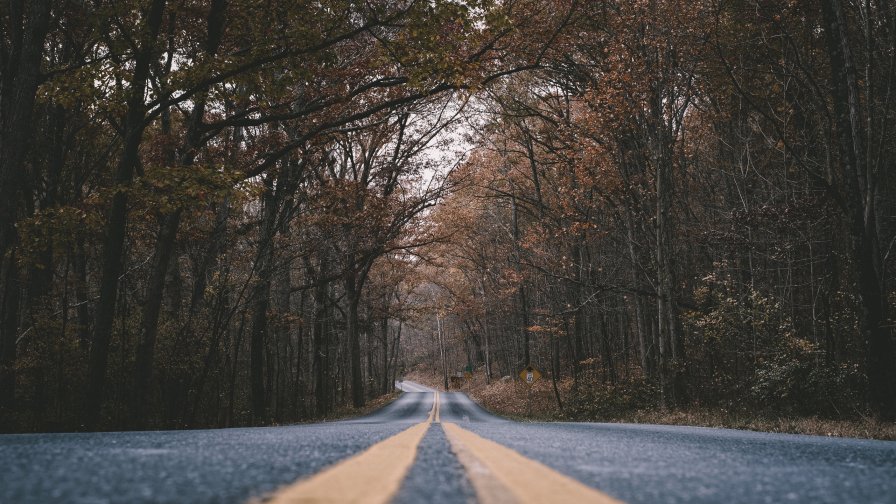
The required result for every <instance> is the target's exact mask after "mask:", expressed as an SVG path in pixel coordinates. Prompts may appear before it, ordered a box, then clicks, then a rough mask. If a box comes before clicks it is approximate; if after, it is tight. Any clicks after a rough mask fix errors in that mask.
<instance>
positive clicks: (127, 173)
mask: <svg viewBox="0 0 896 504" xmlns="http://www.w3.org/2000/svg"><path fill="white" fill-rule="evenodd" d="M164 10H165V0H153V2H152V4H151V5H150V8H149V11H148V15H147V17H146V26H145V31H144V33H145V38H144V40H143V41H142V44H141V47H140V50H139V51H138V52H137V54H136V56H135V60H134V73H133V75H132V78H131V83H130V85H131V87H130V93H129V94H128V99H127V114H126V117H125V123H124V135H123V136H124V144H123V145H122V152H121V158H120V159H119V162H118V166H117V168H116V173H115V182H116V183H117V184H118V185H119V186H128V185H130V183H131V181H132V180H133V178H134V170H135V169H136V166H137V163H138V162H139V149H140V143H141V142H142V140H143V130H144V128H145V127H146V124H145V120H146V103H145V101H144V100H145V96H144V95H145V93H146V83H147V79H148V78H149V71H150V66H151V64H152V60H153V55H154V53H155V43H156V38H157V37H158V34H159V29H160V27H161V24H162V13H163V11H164ZM127 213H128V193H127V192H126V191H124V190H119V191H117V192H116V193H115V194H114V195H113V197H112V205H111V208H110V210H109V213H108V216H107V221H106V237H105V241H104V243H103V257H102V265H103V266H102V279H101V281H100V298H99V301H98V303H97V310H96V320H95V322H94V330H93V341H92V342H91V345H90V360H89V364H88V381H87V390H86V394H85V395H86V398H85V401H84V408H85V417H84V420H85V425H86V426H87V428H88V429H95V428H96V427H97V426H98V423H99V420H100V408H101V407H102V404H103V397H104V393H105V382H106V367H107V364H108V360H109V344H110V342H111V341H112V323H113V321H114V319H115V309H116V304H117V303H116V301H117V299H118V279H119V277H120V276H121V273H122V270H123V268H124V257H123V256H124V241H125V237H126V235H127Z"/></svg>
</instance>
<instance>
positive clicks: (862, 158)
mask: <svg viewBox="0 0 896 504" xmlns="http://www.w3.org/2000/svg"><path fill="white" fill-rule="evenodd" d="M822 13H823V16H824V20H825V24H826V27H825V28H826V29H825V33H826V40H827V44H828V57H829V60H830V64H831V81H832V82H831V84H832V92H833V100H832V102H833V106H834V118H835V123H836V129H837V141H838V148H839V149H838V150H839V160H840V166H841V169H842V172H843V182H844V183H843V191H844V193H845V194H844V195H843V196H844V203H845V205H844V206H845V211H846V219H847V226H848V229H849V233H850V242H851V243H850V254H851V256H852V261H853V264H854V265H855V268H856V270H857V271H856V272H857V277H858V278H857V286H858V294H859V299H860V306H861V333H862V337H863V339H864V343H865V348H866V372H867V374H868V397H869V402H870V403H871V407H872V408H873V409H874V412H875V414H876V415H877V416H878V417H879V418H881V419H884V420H892V419H894V418H896V394H894V393H893V390H896V364H894V352H893V342H892V339H891V334H890V329H889V328H888V327H887V314H886V309H887V301H886V297H885V295H884V289H883V286H882V285H881V278H882V276H881V274H880V269H881V260H880V257H881V255H880V244H879V237H878V229H877V210H876V208H875V201H876V194H875V193H876V191H877V180H876V176H875V174H874V172H873V171H872V170H870V169H869V163H868V159H867V155H866V150H865V148H864V144H865V142H866V132H865V130H864V124H865V123H864V121H862V116H863V113H862V110H861V98H860V92H859V83H858V77H857V72H856V67H855V63H854V61H853V56H852V51H851V48H850V43H849V37H848V27H847V26H846V18H845V15H844V12H843V6H842V4H841V2H840V0H824V1H823V2H822ZM865 85H866V86H870V85H872V84H871V83H867V82H866V83H865Z"/></svg>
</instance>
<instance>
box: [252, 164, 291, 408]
mask: <svg viewBox="0 0 896 504" xmlns="http://www.w3.org/2000/svg"><path fill="white" fill-rule="evenodd" d="M273 178H274V176H273V175H271V178H270V179H269V180H268V184H267V186H268V187H267V189H266V191H265V196H264V208H263V212H264V216H263V219H262V221H263V222H262V229H261V236H260V239H259V244H258V255H257V258H256V266H255V269H256V274H257V279H256V281H255V286H254V287H253V289H252V323H251V329H250V333H249V384H250V387H249V388H250V396H251V403H252V421H253V422H254V423H258V422H263V421H265V420H267V397H266V391H265V375H264V357H265V347H266V345H267V339H268V309H269V308H270V306H271V279H272V276H273V271H274V264H273V262H274V239H275V238H276V234H277V226H276V222H277V214H278V212H279V206H280V205H279V202H280V196H281V195H282V194H280V193H281V191H282V190H283V184H284V183H285V181H284V180H282V179H281V180H280V181H278V182H277V188H276V189H275V188H274V184H273ZM269 365H271V364H270V363H269Z"/></svg>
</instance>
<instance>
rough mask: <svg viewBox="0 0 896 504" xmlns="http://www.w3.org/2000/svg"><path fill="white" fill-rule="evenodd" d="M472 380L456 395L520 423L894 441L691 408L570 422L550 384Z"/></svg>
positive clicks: (828, 423)
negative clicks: (621, 425)
mask: <svg viewBox="0 0 896 504" xmlns="http://www.w3.org/2000/svg"><path fill="white" fill-rule="evenodd" d="M475 376H476V378H474V379H473V380H472V381H471V382H469V383H467V384H465V385H464V387H462V388H461V390H460V391H461V392H465V393H467V394H468V395H469V396H470V397H471V398H472V399H473V400H474V401H476V402H477V403H479V404H480V405H481V406H482V407H484V408H485V409H487V410H489V411H491V412H493V413H495V414H498V415H501V416H504V417H508V418H513V419H515V420H521V421H564V420H565V421H570V420H573V421H596V422H606V421H611V422H621V423H641V424H659V425H691V426H698V427H719V428H728V429H740V430H752V431H761V432H778V433H789V434H810V435H819V436H832V437H852V438H866V439H883V440H896V423H893V422H879V421H875V420H873V419H871V418H856V419H851V420H828V419H823V418H817V417H768V416H761V415H748V414H744V413H743V412H731V411H726V410H723V409H720V408H716V409H712V408H693V409H687V410H675V411H663V410H660V409H640V410H633V411H627V412H622V413H621V414H620V415H617V416H615V417H614V418H593V417H591V418H587V417H571V416H570V415H569V414H568V413H567V412H565V411H563V410H561V409H560V408H558V406H557V400H556V397H555V395H554V391H553V388H552V386H551V382H550V380H547V379H544V380H541V381H540V382H538V383H536V384H535V385H533V386H532V388H531V389H529V387H528V386H527V385H525V384H523V383H522V382H520V381H519V380H493V381H492V382H491V383H490V384H486V383H485V378H484V373H482V372H477V373H475ZM406 379H408V380H412V381H415V382H418V383H421V384H424V385H426V386H428V387H432V388H434V389H436V390H443V387H442V383H443V381H442V379H441V378H440V377H438V376H435V375H433V374H432V373H431V372H427V370H425V369H415V370H414V371H413V372H411V373H409V374H408V375H407V377H406ZM558 388H559V390H560V397H561V399H562V400H563V401H564V403H565V401H566V400H567V399H568V398H569V396H570V388H571V384H570V383H569V382H568V381H565V382H561V383H558Z"/></svg>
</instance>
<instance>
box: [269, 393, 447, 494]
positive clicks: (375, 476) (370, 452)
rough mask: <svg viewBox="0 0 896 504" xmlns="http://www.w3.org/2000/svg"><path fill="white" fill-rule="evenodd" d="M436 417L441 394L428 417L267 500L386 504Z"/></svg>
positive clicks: (437, 396)
mask: <svg viewBox="0 0 896 504" xmlns="http://www.w3.org/2000/svg"><path fill="white" fill-rule="evenodd" d="M433 419H435V421H436V422H438V421H439V420H438V419H439V394H438V392H436V395H435V397H434V399H433V404H432V409H431V410H430V411H429V416H428V418H427V419H426V421H424V422H421V423H418V424H417V425H414V426H413V427H410V428H408V429H405V430H403V431H401V432H399V433H398V434H396V435H394V436H392V437H390V438H388V439H385V440H383V441H380V442H379V443H377V444H375V445H373V446H371V447H370V448H368V449H367V450H365V451H363V452H361V453H359V454H357V455H355V456H353V457H351V458H348V459H346V460H344V461H342V462H339V463H337V464H336V465H333V466H330V467H329V468H327V469H324V470H323V471H321V472H319V473H317V474H315V475H314V476H312V477H310V478H308V479H305V480H302V481H298V482H296V483H293V484H292V485H289V486H287V487H284V488H281V489H280V490H278V491H277V492H276V493H275V494H274V495H273V496H271V498H270V499H267V500H265V501H264V502H266V503H273V504H287V503H289V504H293V503H329V502H351V503H359V504H361V503H363V504H383V503H386V502H389V501H391V500H392V498H393V497H394V496H395V494H396V493H397V492H398V489H399V488H400V487H401V482H402V481H404V477H405V475H407V473H408V471H409V470H410V468H411V465H412V464H413V463H414V459H415V458H416V457H417V447H418V446H419V445H420V441H421V440H423V436H424V435H425V434H426V430H427V429H429V426H430V424H432V422H433Z"/></svg>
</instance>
